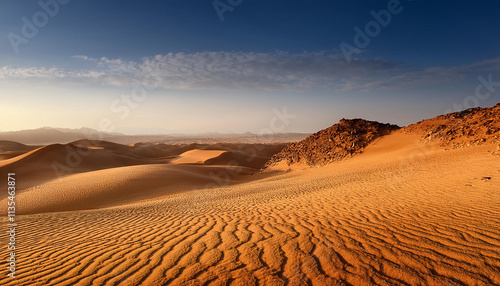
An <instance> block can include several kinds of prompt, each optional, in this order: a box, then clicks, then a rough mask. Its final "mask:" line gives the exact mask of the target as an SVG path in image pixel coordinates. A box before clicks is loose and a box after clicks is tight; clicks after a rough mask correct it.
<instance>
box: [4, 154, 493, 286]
mask: <svg viewBox="0 0 500 286" xmlns="http://www.w3.org/2000/svg"><path fill="white" fill-rule="evenodd" d="M478 148H479V147H478ZM481 148H484V147H481ZM478 150H479V149H478ZM483 153H484V154H485V155H482V154H483ZM478 154H481V155H478ZM488 156H490V157H488ZM360 158H361V157H360ZM456 158H459V159H456ZM375 159H376V158H374V159H373V162H372V163H371V164H366V161H361V160H355V159H353V160H351V161H347V162H343V163H341V164H337V165H332V166H328V167H322V168H317V169H316V168H315V169H314V170H312V169H309V170H305V171H294V172H291V173H287V174H284V175H281V176H277V177H272V178H267V179H263V180H261V181H257V182H253V183H248V184H243V185H239V186H236V187H235V186H232V187H228V188H220V189H215V190H200V191H192V192H188V193H183V194H177V195H172V196H171V197H168V198H165V199H162V200H159V201H149V202H145V203H141V204H137V205H128V206H123V207H116V208H110V209H102V210H92V211H78V212H66V213H50V214H39V215H29V216H23V217H19V220H20V221H19V224H20V227H19V230H18V237H19V238H18V250H17V254H18V272H17V276H18V278H17V280H16V281H15V283H14V282H13V281H11V280H8V279H7V278H6V273H7V271H6V270H5V269H6V268H5V262H2V267H1V269H0V275H1V276H0V277H1V278H0V284H1V285H120V286H125V285H212V286H215V285H500V184H499V182H500V172H499V171H498V170H499V169H500V165H499V162H500V161H499V160H498V159H496V158H494V157H493V156H491V155H489V154H487V152H483V151H482V149H481V150H479V151H477V150H476V151H471V150H469V149H467V150H453V151H442V152H436V153H435V154H432V155H428V156H425V157H422V158H419V159H418V162H413V163H412V164H409V165H404V166H403V165H402V164H401V160H399V159H394V160H386V161H383V162H382V161H381V162H379V163H375V162H376V161H377V160H375ZM457 174H458V175H457ZM396 175H397V176H396ZM485 175H489V176H490V177H491V180H489V181H488V182H485V181H482V180H481V177H482V176H485ZM394 178H397V179H394ZM468 184H470V186H466V185H468ZM2 224H3V225H5V221H2ZM1 239H2V245H5V244H4V242H5V241H6V239H7V236H6V235H5V232H2V234H1ZM2 251H3V252H2V254H4V255H3V256H4V257H6V253H5V250H2Z"/></svg>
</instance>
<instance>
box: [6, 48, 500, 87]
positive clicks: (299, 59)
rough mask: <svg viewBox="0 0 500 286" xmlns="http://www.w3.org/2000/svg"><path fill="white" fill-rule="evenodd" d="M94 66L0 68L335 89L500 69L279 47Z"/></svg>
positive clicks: (59, 76)
mask: <svg viewBox="0 0 500 286" xmlns="http://www.w3.org/2000/svg"><path fill="white" fill-rule="evenodd" d="M73 58H74V59H75V60H82V61H86V62H89V63H91V64H92V65H93V68H91V69H89V70H76V71H75V70H65V69H62V68H50V69H47V68H37V67H32V68H13V67H2V68H0V79H35V78H41V79H53V80H78V81H82V80H84V81H90V82H92V83H94V84H103V85H113V86H133V85H138V84H141V83H143V80H144V79H145V78H151V77H153V78H155V79H156V80H157V82H158V85H159V87H162V88H166V89H283V90H297V89H301V90H307V89H311V88H327V89H331V90H339V91H348V90H357V91H362V90H370V89H399V88H411V87H418V86H420V85H422V84H427V85H429V84H438V83H446V82H450V81H456V80H460V79H462V78H463V77H464V76H465V75H466V74H469V73H472V72H474V71H477V70H490V71H491V70H494V71H500V58H495V59H490V60H484V61H480V62H476V63H472V64H468V65H461V66H455V67H429V68H423V69H411V68H410V67H408V66H405V65H403V64H401V63H395V62H390V61H386V60H383V59H369V58H357V59H356V60H353V61H352V62H351V63H347V62H346V61H345V59H344V58H343V56H342V55H341V54H336V53H330V52H317V53H300V54H290V53H286V52H276V53H231V52H200V53H190V54H188V53H169V54H166V55H156V56H154V57H147V58H143V59H142V60H141V61H137V62H136V61H127V60H123V59H109V58H106V57H102V58H92V57H89V56H86V55H75V56H73Z"/></svg>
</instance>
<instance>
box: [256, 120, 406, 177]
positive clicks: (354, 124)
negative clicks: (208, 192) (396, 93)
mask: <svg viewBox="0 0 500 286" xmlns="http://www.w3.org/2000/svg"><path fill="white" fill-rule="evenodd" d="M397 129H399V127H398V126H396V125H391V124H383V123H379V122H375V121H367V120H363V119H342V120H340V122H339V123H337V124H335V125H333V126H331V127H329V128H326V129H324V130H321V131H319V132H317V133H314V134H312V135H310V136H309V137H307V138H306V139H304V140H302V141H299V142H296V143H293V144H291V145H289V146H288V147H286V148H285V149H283V150H282V151H281V152H279V153H277V154H275V155H274V156H273V157H272V158H271V159H270V160H269V161H268V162H267V163H266V165H265V167H264V169H266V168H269V167H274V166H277V165H280V166H282V165H283V164H285V165H286V166H289V165H291V164H296V163H300V164H306V165H323V164H328V163H330V162H334V161H339V160H342V159H344V158H349V157H351V156H352V155H354V154H357V153H360V152H362V150H363V148H364V147H365V146H366V145H368V143H370V142H371V141H373V140H374V139H376V138H377V137H380V136H383V135H386V134H388V133H390V132H391V131H393V130H397Z"/></svg>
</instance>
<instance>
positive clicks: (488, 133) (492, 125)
mask: <svg viewBox="0 0 500 286" xmlns="http://www.w3.org/2000/svg"><path fill="white" fill-rule="evenodd" d="M400 132H403V133H413V134H415V133H417V134H422V140H423V141H425V142H440V145H442V146H450V147H452V148H460V147H467V146H472V145H478V144H485V143H496V142H500V103H499V104H497V105H495V106H494V107H490V108H480V107H478V108H471V109H467V110H464V111H460V112H454V113H449V114H445V115H440V116H437V117H435V118H431V119H427V120H423V121H420V122H417V123H415V124H412V125H409V126H407V127H404V128H402V129H401V130H400Z"/></svg>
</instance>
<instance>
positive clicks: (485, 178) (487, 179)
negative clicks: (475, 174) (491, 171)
mask: <svg viewBox="0 0 500 286" xmlns="http://www.w3.org/2000/svg"><path fill="white" fill-rule="evenodd" d="M481 180H483V181H486V182H488V181H489V180H491V177H482V178H481Z"/></svg>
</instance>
